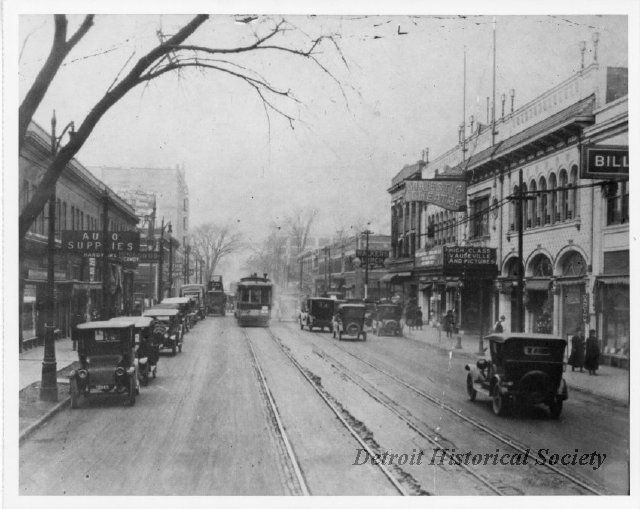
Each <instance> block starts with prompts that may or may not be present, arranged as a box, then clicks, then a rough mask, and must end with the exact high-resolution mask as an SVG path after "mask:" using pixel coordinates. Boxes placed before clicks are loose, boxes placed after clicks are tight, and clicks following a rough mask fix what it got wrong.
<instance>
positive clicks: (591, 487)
mask: <svg viewBox="0 0 640 509" xmlns="http://www.w3.org/2000/svg"><path fill="white" fill-rule="evenodd" d="M312 334H313V335H315V336H316V337H319V338H322V339H326V338H325V336H323V335H320V334H318V333H317V332H312ZM331 344H332V345H333V346H335V347H336V348H338V349H339V350H341V351H343V352H345V353H346V354H348V355H350V356H351V357H353V358H354V359H356V360H358V361H360V362H362V363H363V364H366V365H367V366H369V367H370V368H372V369H374V370H375V371H377V372H379V373H381V374H383V375H385V376H387V377H388V378H391V379H392V380H394V381H395V382H397V383H398V384H400V385H402V386H404V387H406V388H407V389H409V390H411V391H412V392H414V393H416V394H417V395H419V396H420V397H422V398H424V399H426V400H427V401H429V402H430V403H431V404H434V405H436V406H437V407H438V408H441V409H443V410H446V411H448V412H450V413H452V414H454V415H455V416H456V417H458V418H460V419H461V420H463V421H465V422H467V423H468V424H471V425H472V426H473V427H475V428H476V429H479V430H480V431H483V432H484V433H486V434H488V435H490V436H491V437H493V438H495V439H496V440H498V441H499V442H501V443H503V444H505V445H507V446H509V447H511V448H512V449H514V450H516V451H518V452H519V453H521V454H525V453H526V452H527V449H530V448H528V447H526V446H525V445H522V444H518V443H516V442H515V441H514V439H512V438H510V437H508V436H505V435H504V434H503V433H501V432H499V431H497V430H494V429H491V428H490V427H489V426H487V425H485V424H483V423H481V422H480V421H478V420H477V419H474V418H473V417H469V416H467V415H464V414H462V413H461V412H459V411H458V410H456V409H455V408H453V407H452V406H451V405H449V404H447V403H445V402H444V401H443V400H442V399H440V398H438V397H436V396H433V395H431V394H428V393H426V392H425V391H422V390H421V389H418V388H417V387H414V386H413V385H412V384H410V383H409V382H407V381H405V380H403V379H402V378H400V377H398V376H396V375H394V374H393V373H390V372H388V371H387V370H385V369H383V368H380V367H379V366H376V365H375V364H372V363H371V362H369V361H367V360H365V359H363V358H361V357H359V356H357V355H355V354H354V353H352V352H350V351H349V350H346V349H345V348H343V347H342V346H340V345H339V344H336V343H333V342H332V343H331ZM324 353H325V354H326V352H324ZM326 355H327V356H329V357H330V355H329V354H326ZM378 392H381V391H378ZM381 394H383V393H382V392H381ZM536 466H537V467H546V468H547V469H549V470H551V471H553V472H554V473H555V474H557V475H559V476H560V477H562V478H564V479H566V480H568V481H570V482H572V483H573V484H575V485H577V486H579V487H581V488H582V489H584V490H586V491H588V492H589V493H591V494H594V495H607V493H606V490H605V489H603V488H602V487H600V486H597V485H595V483H592V482H590V481H586V480H584V479H581V478H579V477H578V476H576V475H575V474H573V473H568V472H566V471H564V470H563V469H561V468H558V467H556V466H555V465H550V464H549V463H544V464H543V465H539V464H538V465H536Z"/></svg>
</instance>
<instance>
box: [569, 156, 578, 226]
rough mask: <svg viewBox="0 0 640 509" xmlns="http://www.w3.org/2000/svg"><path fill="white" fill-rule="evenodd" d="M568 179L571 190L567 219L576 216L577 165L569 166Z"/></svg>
mask: <svg viewBox="0 0 640 509" xmlns="http://www.w3.org/2000/svg"><path fill="white" fill-rule="evenodd" d="M569 181H570V183H571V192H570V194H569V214H568V217H567V219H575V218H576V217H578V215H579V214H578V167H577V166H572V167H571V174H570V175H569Z"/></svg>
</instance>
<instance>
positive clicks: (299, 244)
mask: <svg viewBox="0 0 640 509" xmlns="http://www.w3.org/2000/svg"><path fill="white" fill-rule="evenodd" d="M317 217H318V210H316V209H301V208H296V209H294V210H293V211H292V212H291V213H289V214H287V215H286V216H285V217H284V222H283V226H282V229H283V230H284V232H285V233H286V234H287V235H288V236H289V238H290V239H291V246H292V248H293V249H294V250H295V251H296V252H295V254H296V255H298V254H300V253H302V252H303V251H304V250H305V249H306V248H307V245H308V243H309V236H310V234H311V229H312V227H313V223H314V222H315V220H316V219H317Z"/></svg>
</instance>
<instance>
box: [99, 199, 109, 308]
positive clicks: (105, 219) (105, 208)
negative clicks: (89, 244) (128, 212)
mask: <svg viewBox="0 0 640 509" xmlns="http://www.w3.org/2000/svg"><path fill="white" fill-rule="evenodd" d="M108 246H109V191H108V190H107V188H105V189H104V193H103V195H102V316H101V318H102V320H108V319H109V318H111V316H110V315H111V306H110V302H109V301H110V299H109V297H110V292H111V288H110V286H111V277H110V274H109V249H108Z"/></svg>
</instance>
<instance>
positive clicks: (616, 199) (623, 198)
mask: <svg viewBox="0 0 640 509" xmlns="http://www.w3.org/2000/svg"><path fill="white" fill-rule="evenodd" d="M628 222H629V183H628V182H619V183H617V189H616V193H615V195H614V196H612V197H610V198H608V199H607V225H612V224H624V223H628Z"/></svg>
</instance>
